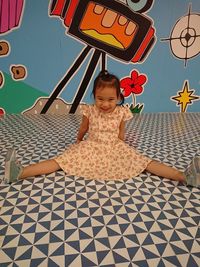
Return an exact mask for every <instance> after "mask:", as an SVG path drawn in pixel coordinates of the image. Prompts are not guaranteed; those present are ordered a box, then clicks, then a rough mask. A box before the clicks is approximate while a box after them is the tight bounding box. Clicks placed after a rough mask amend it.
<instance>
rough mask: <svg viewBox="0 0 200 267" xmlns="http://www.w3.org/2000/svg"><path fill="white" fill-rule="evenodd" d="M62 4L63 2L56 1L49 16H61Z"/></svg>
mask: <svg viewBox="0 0 200 267" xmlns="http://www.w3.org/2000/svg"><path fill="white" fill-rule="evenodd" d="M64 4H65V0H58V1H57V2H56V5H55V7H54V9H53V11H52V12H51V15H55V16H60V15H61V14H62V10H63V7H64Z"/></svg>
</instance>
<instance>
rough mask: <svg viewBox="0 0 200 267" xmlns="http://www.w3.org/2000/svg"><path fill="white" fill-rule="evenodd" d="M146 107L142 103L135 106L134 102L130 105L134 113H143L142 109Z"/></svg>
mask: <svg viewBox="0 0 200 267" xmlns="http://www.w3.org/2000/svg"><path fill="white" fill-rule="evenodd" d="M143 108H144V105H143V104H142V105H140V104H137V105H136V106H135V107H134V106H133V104H131V106H130V111H131V112H132V113H142V110H143Z"/></svg>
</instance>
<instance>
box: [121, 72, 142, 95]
mask: <svg viewBox="0 0 200 267" xmlns="http://www.w3.org/2000/svg"><path fill="white" fill-rule="evenodd" d="M146 81H147V78H146V76H145V75H143V74H140V75H139V73H138V72H137V71H136V70H133V71H132V72H131V77H126V78H123V79H122V80H121V81H120V87H121V88H122V90H123V95H124V97H128V96H130V94H131V93H132V94H136V95H139V94H141V93H142V92H143V90H144V89H143V85H144V84H145V83H146Z"/></svg>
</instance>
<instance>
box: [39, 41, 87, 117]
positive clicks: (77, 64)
mask: <svg viewBox="0 0 200 267" xmlns="http://www.w3.org/2000/svg"><path fill="white" fill-rule="evenodd" d="M90 49H91V46H89V45H88V46H86V48H85V49H84V50H83V51H82V53H81V54H80V56H79V57H78V58H77V59H76V61H75V62H74V64H73V66H72V67H71V69H69V70H68V72H67V74H66V75H65V76H64V78H63V79H62V80H61V81H60V83H59V84H58V85H57V86H56V88H55V90H54V91H53V93H52V94H51V96H50V97H49V99H48V101H47V103H46V104H45V106H44V107H43V109H42V111H41V114H44V113H46V112H47V111H48V109H49V108H50V106H51V104H52V103H53V101H54V100H55V99H56V97H57V96H58V95H59V94H60V92H61V91H62V89H63V88H64V86H65V85H66V83H67V82H68V81H69V79H70V78H71V77H72V76H73V74H74V73H75V71H76V70H77V69H78V68H79V67H80V66H81V64H82V62H83V61H84V59H85V57H86V56H87V54H88V52H89V51H90Z"/></svg>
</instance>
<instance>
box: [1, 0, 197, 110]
mask: <svg viewBox="0 0 200 267" xmlns="http://www.w3.org/2000/svg"><path fill="white" fill-rule="evenodd" d="M199 63H200V1H199V0H190V1H187V0H168V1H165V0H140V1H131V0H118V1H116V0H109V1H108V0H51V1H50V0H42V1H41V0H34V1H32V0H0V114H5V113H25V114H27V113H31V114H40V113H48V112H53V113H64V112H65V113H67V112H70V113H74V112H78V110H79V107H80V105H81V104H84V103H92V102H93V98H92V95H91V90H92V84H93V80H94V77H95V76H96V75H97V74H98V72H99V71H100V70H102V69H107V70H108V71H109V72H112V73H114V74H116V75H117V76H118V77H119V78H120V81H121V90H122V92H123V94H124V96H125V103H126V105H129V106H130V109H131V110H132V112H145V113H147V112H200V75H199V67H200V64H199Z"/></svg>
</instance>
